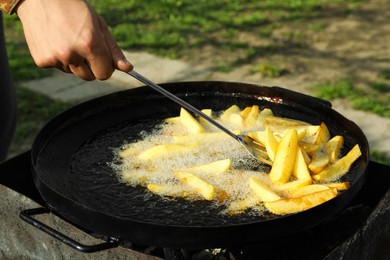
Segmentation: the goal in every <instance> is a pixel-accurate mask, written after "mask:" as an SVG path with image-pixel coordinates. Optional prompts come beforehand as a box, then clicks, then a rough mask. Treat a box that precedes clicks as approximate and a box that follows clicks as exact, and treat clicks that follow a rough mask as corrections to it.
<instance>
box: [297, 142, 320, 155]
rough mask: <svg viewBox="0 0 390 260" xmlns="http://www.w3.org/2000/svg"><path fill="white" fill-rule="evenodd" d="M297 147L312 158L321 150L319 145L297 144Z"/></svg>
mask: <svg viewBox="0 0 390 260" xmlns="http://www.w3.org/2000/svg"><path fill="white" fill-rule="evenodd" d="M299 146H300V147H301V148H302V149H303V150H304V151H305V152H306V153H307V154H308V155H309V156H313V155H314V154H315V153H316V152H317V151H318V150H320V149H321V146H320V145H319V144H311V143H306V142H303V141H301V142H299Z"/></svg>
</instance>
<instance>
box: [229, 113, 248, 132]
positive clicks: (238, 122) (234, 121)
mask: <svg viewBox="0 0 390 260" xmlns="http://www.w3.org/2000/svg"><path fill="white" fill-rule="evenodd" d="M229 123H230V124H231V125H232V127H234V129H244V126H245V121H244V118H242V116H241V115H240V114H238V113H232V114H231V115H230V117H229Z"/></svg>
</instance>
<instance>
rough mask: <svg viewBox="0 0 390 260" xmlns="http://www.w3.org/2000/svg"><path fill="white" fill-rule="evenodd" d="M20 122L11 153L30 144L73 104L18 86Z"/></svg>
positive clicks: (17, 151) (25, 148)
mask: <svg viewBox="0 0 390 260" xmlns="http://www.w3.org/2000/svg"><path fill="white" fill-rule="evenodd" d="M16 95H17V97H18V103H17V109H18V122H17V127H16V132H15V136H14V140H13V142H12V145H11V148H10V154H13V155H15V154H18V153H20V152H22V151H24V150H27V149H29V148H30V145H31V143H32V141H33V139H34V138H35V136H36V135H37V133H38V131H39V130H40V129H41V128H42V126H43V125H44V124H45V123H46V122H47V121H48V120H50V119H51V118H53V117H54V116H56V115H57V114H59V113H61V112H62V111H64V110H66V109H68V108H69V107H71V106H72V105H73V104H71V103H62V102H59V101H55V100H53V99H50V98H48V97H46V96H44V95H41V94H38V93H36V92H33V91H30V90H28V89H25V88H21V87H20V86H19V85H18V84H17V86H16Z"/></svg>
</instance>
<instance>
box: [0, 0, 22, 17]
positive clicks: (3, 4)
mask: <svg viewBox="0 0 390 260" xmlns="http://www.w3.org/2000/svg"><path fill="white" fill-rule="evenodd" d="M20 1H21V0H0V10H1V11H2V12H4V13H7V14H12V13H14V12H15V8H16V6H17V5H18V3H19V2H20Z"/></svg>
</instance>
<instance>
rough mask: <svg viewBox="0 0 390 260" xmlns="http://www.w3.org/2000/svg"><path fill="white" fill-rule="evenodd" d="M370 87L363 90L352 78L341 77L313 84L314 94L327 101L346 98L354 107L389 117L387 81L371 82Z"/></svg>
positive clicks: (389, 94)
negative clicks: (355, 84)
mask: <svg viewBox="0 0 390 260" xmlns="http://www.w3.org/2000/svg"><path fill="white" fill-rule="evenodd" d="M370 86H371V89H369V90H363V89H360V88H358V87H356V86H354V81H353V79H341V80H336V81H334V82H326V83H324V84H319V85H314V86H312V87H311V88H312V89H313V90H314V91H315V95H316V96H317V97H319V98H323V99H326V100H329V101H332V100H335V99H346V100H348V101H349V102H350V103H351V104H352V107H353V108H355V109H359V110H363V111H368V112H372V113H374V114H377V115H380V116H383V117H390V102H389V100H390V92H389V91H388V89H389V87H388V85H387V83H381V84H380V87H378V82H371V84H370Z"/></svg>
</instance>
